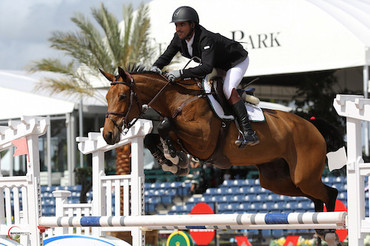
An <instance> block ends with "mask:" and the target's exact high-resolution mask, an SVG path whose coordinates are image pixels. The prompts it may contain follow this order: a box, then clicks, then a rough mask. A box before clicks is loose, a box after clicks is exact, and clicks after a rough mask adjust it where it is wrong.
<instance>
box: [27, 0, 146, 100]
mask: <svg viewBox="0 0 370 246" xmlns="http://www.w3.org/2000/svg"><path fill="white" fill-rule="evenodd" d="M91 11H92V15H93V17H94V19H95V21H96V22H97V23H98V24H99V26H100V28H101V30H102V32H103V34H102V32H101V31H100V30H99V29H98V28H96V27H95V26H94V24H93V23H92V22H91V21H90V20H89V19H88V18H87V17H86V16H84V15H83V14H81V13H77V14H75V16H74V17H72V18H71V20H72V22H73V23H75V24H76V26H77V27H78V31H77V32H61V31H56V32H53V33H52V37H51V38H50V39H49V41H50V42H51V47H52V48H55V49H57V50H60V51H62V52H64V53H65V54H66V55H67V57H69V58H71V60H70V61H69V62H66V63H63V62H62V61H61V60H60V59H53V58H46V59H42V60H40V61H35V62H33V64H32V65H31V67H30V71H51V72H56V73H60V74H63V75H64V76H63V77H62V78H57V79H55V78H54V79H53V78H45V79H44V80H42V81H41V82H40V83H39V84H38V86H37V87H38V88H37V89H47V90H48V91H50V92H51V93H67V94H80V95H81V94H82V95H88V96H99V95H96V93H95V90H94V88H93V86H92V85H91V83H90V81H91V76H96V77H97V78H100V74H99V71H98V68H101V69H103V70H104V71H111V72H114V71H116V69H117V67H118V66H122V67H123V68H124V69H127V68H129V66H130V65H132V64H139V63H140V64H143V65H147V64H145V62H146V61H150V59H148V58H150V57H151V55H152V54H153V49H152V48H151V47H150V45H148V44H149V42H148V39H149V38H148V37H149V27H150V21H149V17H148V11H149V10H148V6H145V5H143V4H142V5H141V6H140V7H139V9H138V10H137V11H136V17H135V18H134V10H133V8H132V5H129V6H124V7H123V21H124V24H123V25H121V24H120V23H119V21H118V20H117V18H116V17H115V16H114V15H113V14H111V13H110V12H108V10H107V9H106V8H105V7H104V4H103V3H101V5H100V8H92V9H91Z"/></svg>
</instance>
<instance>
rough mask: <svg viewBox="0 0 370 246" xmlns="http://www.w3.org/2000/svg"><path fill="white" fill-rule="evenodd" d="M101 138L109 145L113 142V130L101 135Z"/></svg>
mask: <svg viewBox="0 0 370 246" xmlns="http://www.w3.org/2000/svg"><path fill="white" fill-rule="evenodd" d="M103 138H104V140H105V142H107V144H110V145H113V144H114V141H113V132H111V131H109V132H107V133H106V134H104V135H103Z"/></svg>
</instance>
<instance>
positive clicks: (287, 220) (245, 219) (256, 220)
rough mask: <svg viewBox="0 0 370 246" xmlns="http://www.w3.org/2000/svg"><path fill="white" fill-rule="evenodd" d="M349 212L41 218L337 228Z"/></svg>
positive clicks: (70, 222) (50, 223)
mask: <svg viewBox="0 0 370 246" xmlns="http://www.w3.org/2000/svg"><path fill="white" fill-rule="evenodd" d="M346 218H347V213H346V212H325V213H322V212H320V213H265V214H263V213H261V214H212V215H210V214H195V215H147V216H85V217H41V218H39V225H41V226H45V227H145V228H147V229H305V228H306V229H337V228H346Z"/></svg>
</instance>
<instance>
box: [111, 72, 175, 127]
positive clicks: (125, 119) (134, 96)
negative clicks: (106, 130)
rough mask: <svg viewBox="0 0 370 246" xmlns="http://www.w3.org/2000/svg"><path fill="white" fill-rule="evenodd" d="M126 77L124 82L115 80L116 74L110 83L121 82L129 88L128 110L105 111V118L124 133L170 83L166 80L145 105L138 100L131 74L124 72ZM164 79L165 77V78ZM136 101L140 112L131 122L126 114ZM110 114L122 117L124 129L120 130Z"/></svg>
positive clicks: (116, 83)
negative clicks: (126, 79) (127, 79)
mask: <svg viewBox="0 0 370 246" xmlns="http://www.w3.org/2000/svg"><path fill="white" fill-rule="evenodd" d="M125 73H126V75H127V77H128V78H129V79H130V82H126V81H117V80H118V79H119V78H120V75H117V76H116V78H115V81H112V82H111V83H110V85H111V86H114V85H118V84H122V85H126V86H128V87H129V88H130V104H129V106H128V110H127V112H126V113H124V112H123V113H121V112H109V111H108V112H107V113H106V114H105V118H109V119H110V120H111V121H112V123H113V125H114V126H115V127H117V129H118V131H119V132H120V133H123V134H126V133H127V132H128V130H129V129H130V128H131V127H132V126H133V125H134V124H135V123H136V121H137V120H139V119H140V118H141V117H142V116H143V114H144V113H145V111H146V110H147V109H148V108H149V106H151V104H152V103H153V102H154V101H155V100H156V99H157V98H158V96H159V95H160V94H161V93H162V91H163V90H164V89H165V88H166V87H167V85H169V84H170V82H167V83H166V84H165V86H163V87H162V89H161V90H160V91H159V92H158V93H157V94H156V95H155V96H154V97H153V99H152V100H151V101H150V102H149V103H148V104H147V105H143V104H142V103H141V102H140V100H139V97H138V96H137V94H136V90H135V80H134V78H133V77H132V76H131V74H129V73H127V72H125ZM160 75H161V76H162V77H163V78H165V77H164V76H163V75H162V74H160ZM165 79H166V78H165ZM166 80H167V79H166ZM134 100H135V102H134ZM134 103H136V105H137V106H138V108H139V110H140V113H139V116H137V117H136V118H134V119H133V120H132V121H131V122H128V116H129V114H130V112H131V109H132V105H133V104H134ZM112 115H115V116H118V117H123V128H124V130H123V131H122V129H121V128H120V127H119V125H118V123H117V121H116V120H115V119H114V118H113V117H112Z"/></svg>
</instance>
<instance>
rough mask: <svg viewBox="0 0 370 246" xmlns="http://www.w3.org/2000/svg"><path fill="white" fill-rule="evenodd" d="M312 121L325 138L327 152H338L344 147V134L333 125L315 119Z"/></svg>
mask: <svg viewBox="0 0 370 246" xmlns="http://www.w3.org/2000/svg"><path fill="white" fill-rule="evenodd" d="M310 121H311V123H312V124H313V125H314V126H316V128H317V129H318V130H319V132H320V133H321V135H322V136H323V137H324V138H325V141H326V149H327V150H326V151H327V152H332V151H337V150H338V149H339V148H341V147H343V146H344V134H343V133H341V131H340V130H339V129H338V128H337V127H335V126H334V125H333V124H330V123H329V122H327V121H326V120H323V119H317V118H314V117H313V118H311V119H310Z"/></svg>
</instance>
